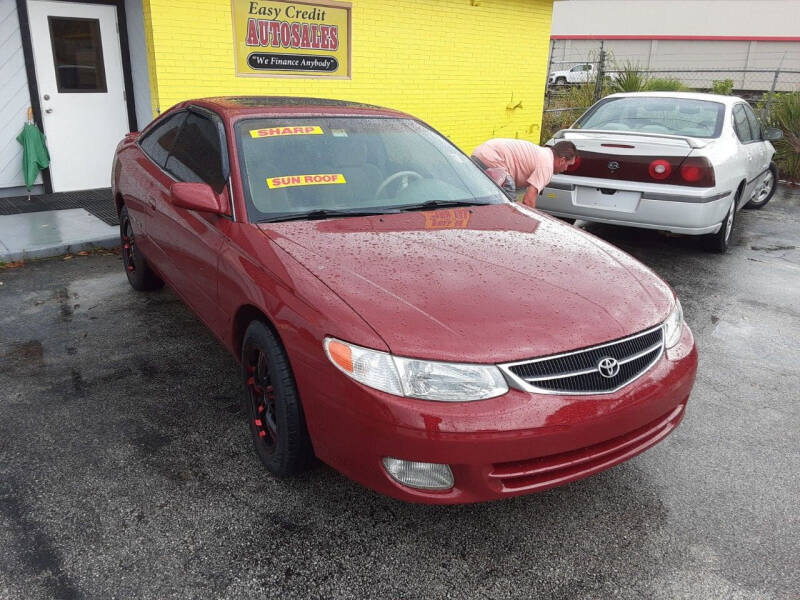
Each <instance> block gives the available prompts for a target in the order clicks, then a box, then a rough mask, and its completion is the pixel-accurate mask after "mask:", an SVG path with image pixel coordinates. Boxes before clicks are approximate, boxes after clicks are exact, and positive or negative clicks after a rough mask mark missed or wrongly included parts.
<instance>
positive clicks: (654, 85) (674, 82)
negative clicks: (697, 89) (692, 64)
mask: <svg viewBox="0 0 800 600" xmlns="http://www.w3.org/2000/svg"><path fill="white" fill-rule="evenodd" d="M644 89H645V90H646V91H648V92H685V91H687V90H688V89H689V86H687V85H685V84H684V83H683V82H682V81H680V80H679V79H673V78H671V77H656V78H654V79H651V80H649V81H648V82H647V83H645V85H644Z"/></svg>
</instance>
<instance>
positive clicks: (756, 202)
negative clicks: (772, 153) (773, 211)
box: [744, 163, 778, 208]
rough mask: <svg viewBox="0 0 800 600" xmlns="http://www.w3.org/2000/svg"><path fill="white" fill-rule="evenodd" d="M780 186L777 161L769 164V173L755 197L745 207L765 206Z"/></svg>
mask: <svg viewBox="0 0 800 600" xmlns="http://www.w3.org/2000/svg"><path fill="white" fill-rule="evenodd" d="M777 187H778V167H776V166H775V163H771V164H770V165H769V173H768V174H767V175H766V176H765V177H764V181H763V182H762V183H761V185H760V186H759V188H758V191H757V192H756V195H755V197H754V198H753V199H752V200H750V202H748V203H747V204H745V205H744V207H745V208H764V207H765V206H766V205H767V202H769V201H770V200H771V199H772V196H773V195H774V194H775V190H776V189H777Z"/></svg>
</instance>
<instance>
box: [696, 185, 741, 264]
mask: <svg viewBox="0 0 800 600" xmlns="http://www.w3.org/2000/svg"><path fill="white" fill-rule="evenodd" d="M742 189H743V188H739V191H738V192H737V193H736V196H735V197H734V198H733V199H732V200H731V204H730V206H729V207H728V212H727V213H726V214H725V218H724V219H722V223H720V227H719V231H717V233H711V234H709V235H707V236H705V242H706V248H707V249H708V250H710V251H711V252H718V253H720V254H724V253H725V252H727V251H728V247H729V245H730V241H731V233H732V232H733V225H734V223H735V222H736V205H737V204H738V202H739V197H740V196H741V193H742Z"/></svg>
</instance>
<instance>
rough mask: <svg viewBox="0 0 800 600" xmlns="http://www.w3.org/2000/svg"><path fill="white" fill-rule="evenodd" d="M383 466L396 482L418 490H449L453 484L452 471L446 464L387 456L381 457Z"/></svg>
mask: <svg viewBox="0 0 800 600" xmlns="http://www.w3.org/2000/svg"><path fill="white" fill-rule="evenodd" d="M383 468H384V469H386V472H387V473H388V474H389V476H390V477H391V478H392V479H394V480H395V481H397V482H398V483H402V484H403V485H407V486H408V487H412V488H417V489H419V490H449V489H450V488H451V487H453V484H454V481H453V472H452V471H451V470H450V467H449V466H447V465H440V464H437V463H426V462H416V461H413V460H400V459H399V458H391V457H389V456H387V457H386V458H384V459H383Z"/></svg>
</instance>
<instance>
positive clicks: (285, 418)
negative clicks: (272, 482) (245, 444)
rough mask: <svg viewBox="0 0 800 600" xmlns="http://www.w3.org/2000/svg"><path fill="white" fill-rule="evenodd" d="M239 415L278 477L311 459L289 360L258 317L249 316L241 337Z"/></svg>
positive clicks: (258, 451) (292, 472)
mask: <svg viewBox="0 0 800 600" xmlns="http://www.w3.org/2000/svg"><path fill="white" fill-rule="evenodd" d="M242 379H243V382H244V398H243V401H244V404H245V407H244V408H245V414H246V415H247V419H248V422H249V426H250V433H251V435H252V437H253V445H254V446H255V449H256V454H257V455H258V458H259V459H261V462H262V463H263V464H264V466H265V467H266V468H267V470H268V471H270V472H271V473H273V474H274V475H277V476H278V477H287V476H289V475H295V474H297V473H301V472H302V471H304V470H306V469H307V468H308V466H309V465H310V464H311V460H312V458H313V456H314V452H313V450H312V448H311V440H310V438H309V436H308V430H307V429H306V421H305V416H304V415H303V408H302V405H301V404H300V397H299V396H298V394H297V387H296V385H295V381H294V376H293V375H292V369H291V367H290V365H289V359H288V357H287V356H286V351H285V350H284V349H283V346H282V345H281V343H280V342H279V341H278V340H277V339H276V338H275V336H274V335H273V333H272V332H271V331H270V330H269V328H268V327H267V326H266V325H265V324H264V323H263V322H261V321H253V322H252V323H250V325H249V326H248V327H247V331H245V334H244V339H243V341H242Z"/></svg>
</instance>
